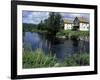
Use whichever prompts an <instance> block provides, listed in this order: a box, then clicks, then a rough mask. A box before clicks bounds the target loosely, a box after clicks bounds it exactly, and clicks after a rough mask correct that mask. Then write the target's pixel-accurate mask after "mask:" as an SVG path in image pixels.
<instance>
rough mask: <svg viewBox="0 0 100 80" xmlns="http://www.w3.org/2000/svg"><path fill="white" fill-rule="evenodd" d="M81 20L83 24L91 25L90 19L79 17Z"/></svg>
mask: <svg viewBox="0 0 100 80" xmlns="http://www.w3.org/2000/svg"><path fill="white" fill-rule="evenodd" d="M77 18H78V19H79V21H80V22H82V23H89V21H88V19H87V18H85V17H77Z"/></svg>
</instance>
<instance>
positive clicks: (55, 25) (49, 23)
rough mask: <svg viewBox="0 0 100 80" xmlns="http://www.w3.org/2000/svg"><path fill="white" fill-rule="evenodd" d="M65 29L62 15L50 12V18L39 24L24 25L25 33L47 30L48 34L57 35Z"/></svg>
mask: <svg viewBox="0 0 100 80" xmlns="http://www.w3.org/2000/svg"><path fill="white" fill-rule="evenodd" d="M63 27H64V21H63V18H62V16H61V14H60V13H57V12H50V13H49V17H48V18H47V19H45V20H41V21H40V23H39V24H26V23H24V24H23V30H24V31H32V30H33V29H37V30H46V31H47V32H48V34H51V35H56V33H57V32H59V31H60V30H61V29H63Z"/></svg>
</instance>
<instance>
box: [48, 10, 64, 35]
mask: <svg viewBox="0 0 100 80" xmlns="http://www.w3.org/2000/svg"><path fill="white" fill-rule="evenodd" d="M62 25H63V19H62V16H61V15H60V14H59V13H56V12H50V13H49V17H48V26H47V30H48V32H49V33H50V34H53V35H56V33H57V32H58V31H60V29H61V28H62Z"/></svg>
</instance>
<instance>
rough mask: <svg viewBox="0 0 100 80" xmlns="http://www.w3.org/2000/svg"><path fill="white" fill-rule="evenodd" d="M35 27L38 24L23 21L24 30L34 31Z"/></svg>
mask: <svg viewBox="0 0 100 80" xmlns="http://www.w3.org/2000/svg"><path fill="white" fill-rule="evenodd" d="M33 29H37V25H36V24H30V23H23V31H24V32H27V31H32V30H33Z"/></svg>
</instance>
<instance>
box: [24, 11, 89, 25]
mask: <svg viewBox="0 0 100 80" xmlns="http://www.w3.org/2000/svg"><path fill="white" fill-rule="evenodd" d="M60 14H61V16H62V18H63V19H64V20H66V19H68V20H74V18H75V17H85V18H87V20H89V14H86V13H67V12H61V13H60ZM48 17H49V12H43V11H25V10H24V11H22V22H23V23H32V24H38V23H40V21H41V20H45V19H47V18H48Z"/></svg>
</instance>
